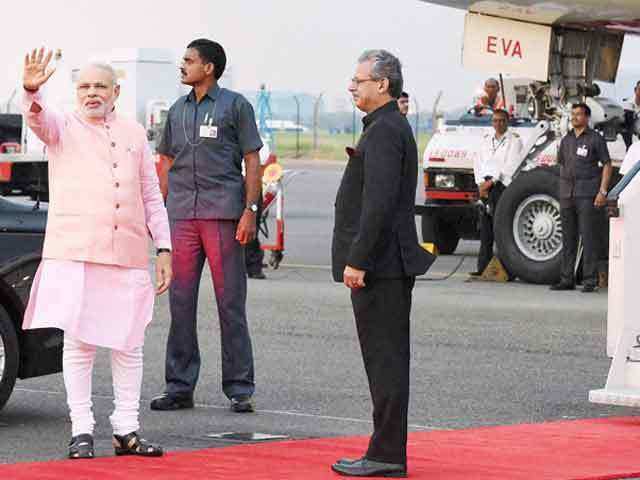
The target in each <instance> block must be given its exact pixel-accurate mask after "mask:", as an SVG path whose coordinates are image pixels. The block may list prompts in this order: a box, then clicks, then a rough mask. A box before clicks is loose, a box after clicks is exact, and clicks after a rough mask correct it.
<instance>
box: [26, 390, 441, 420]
mask: <svg viewBox="0 0 640 480" xmlns="http://www.w3.org/2000/svg"><path fill="white" fill-rule="evenodd" d="M14 392H26V393H39V394H46V395H58V396H66V393H65V392H57V391H54V390H36V389H32V388H14ZM93 397H95V398H100V399H103V400H113V396H112V395H95V394H94V395H93ZM148 401H150V400H148V399H145V398H140V403H142V402H148ZM195 405H196V407H199V408H208V409H211V410H229V407H227V406H221V405H210V404H208V403H196V404H195ZM256 413H268V414H271V415H286V416H291V417H303V418H316V419H319V420H334V421H339V422H351V423H366V424H369V425H373V421H371V420H364V419H361V418H351V417H336V416H332V415H317V414H315V413H304V412H296V411H291V410H256ZM408 427H409V428H412V429H414V430H446V429H443V428H439V427H434V426H431V425H417V424H409V425H408Z"/></svg>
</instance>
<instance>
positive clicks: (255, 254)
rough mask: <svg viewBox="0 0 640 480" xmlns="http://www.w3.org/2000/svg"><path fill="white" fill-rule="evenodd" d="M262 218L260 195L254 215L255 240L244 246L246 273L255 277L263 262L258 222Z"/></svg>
mask: <svg viewBox="0 0 640 480" xmlns="http://www.w3.org/2000/svg"><path fill="white" fill-rule="evenodd" d="M261 218H262V194H260V200H258V212H257V213H256V238H254V239H253V240H251V241H250V242H249V243H247V245H246V246H245V250H244V258H245V261H246V263H247V273H248V274H249V275H255V274H257V273H260V272H262V262H263V261H264V251H263V250H262V248H260V239H259V238H258V237H259V235H260V231H259V230H260V220H261Z"/></svg>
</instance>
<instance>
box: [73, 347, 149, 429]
mask: <svg viewBox="0 0 640 480" xmlns="http://www.w3.org/2000/svg"><path fill="white" fill-rule="evenodd" d="M95 355H96V347H95V346H94V345H89V344H87V343H84V342H81V341H79V340H75V339H73V338H71V337H69V336H68V335H65V337H64V349H63V355H62V369H63V370H62V372H63V377H64V386H65V389H66V391H67V403H68V405H69V410H70V414H71V435H72V436H74V437H75V436H76V435H80V434H82V433H88V434H93V426H94V425H95V419H94V417H93V412H92V410H91V407H92V405H93V403H92V402H91V387H92V382H91V379H92V375H93V362H94V359H95ZM111 374H112V376H113V395H114V402H113V403H114V406H115V409H114V411H113V414H112V415H111V416H110V417H109V420H110V421H111V426H112V428H113V433H114V434H116V435H126V434H128V433H131V432H135V431H137V430H138V429H139V428H140V424H139V423H138V407H139V404H140V389H141V387H142V347H136V348H133V349H131V350H128V351H121V350H113V349H112V350H111Z"/></svg>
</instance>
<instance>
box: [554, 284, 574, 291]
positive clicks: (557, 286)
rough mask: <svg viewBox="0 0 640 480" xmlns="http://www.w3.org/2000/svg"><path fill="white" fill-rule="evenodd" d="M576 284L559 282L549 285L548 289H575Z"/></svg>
mask: <svg viewBox="0 0 640 480" xmlns="http://www.w3.org/2000/svg"><path fill="white" fill-rule="evenodd" d="M575 289H576V286H575V285H574V284H573V283H567V282H559V283H556V284H554V285H551V286H550V287H549V290H555V291H561V290H575Z"/></svg>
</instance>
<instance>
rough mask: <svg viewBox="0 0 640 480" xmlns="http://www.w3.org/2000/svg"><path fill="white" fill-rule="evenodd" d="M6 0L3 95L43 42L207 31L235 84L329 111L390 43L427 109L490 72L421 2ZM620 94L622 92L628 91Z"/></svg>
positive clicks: (137, 43)
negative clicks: (318, 98) (318, 99)
mask: <svg viewBox="0 0 640 480" xmlns="http://www.w3.org/2000/svg"><path fill="white" fill-rule="evenodd" d="M6 3H9V4H10V6H8V7H7V6H5V12H4V13H5V15H3V18H4V20H5V21H4V22H3V27H2V37H3V42H1V44H0V64H2V65H5V68H6V71H5V75H2V76H0V100H3V99H6V98H7V97H8V96H9V95H10V94H11V91H12V90H13V89H14V88H15V86H16V85H19V84H20V83H19V82H20V77H21V71H22V61H23V60H22V59H23V56H24V53H25V52H26V51H27V50H28V49H30V48H32V47H35V46H40V45H44V46H47V47H50V48H61V49H62V50H63V53H64V56H65V59H66V60H65V61H66V62H67V63H68V64H69V65H74V66H75V65H78V64H81V63H83V62H84V61H86V60H87V59H88V58H89V57H90V56H91V55H92V54H93V53H95V52H104V51H107V50H110V49H113V48H127V47H155V48H167V49H170V50H171V51H172V52H174V53H175V55H176V57H177V58H179V57H180V56H181V54H182V52H183V50H184V46H185V45H186V44H187V43H188V42H189V41H190V40H192V39H194V38H197V37H203V36H204V37H208V38H211V39H213V40H216V41H218V42H220V43H221V44H222V45H223V46H224V47H225V50H226V52H227V56H228V61H229V64H230V65H231V66H232V72H233V74H232V82H233V88H234V89H236V90H256V89H257V88H258V86H259V85H260V84H261V83H266V84H267V86H268V88H269V89H271V90H279V91H282V90H288V91H294V92H305V93H310V94H313V95H319V94H320V93H323V94H324V98H326V99H327V104H326V105H327V107H328V108H329V109H335V108H341V107H342V108H346V107H349V106H350V103H349V102H350V97H349V95H348V93H347V90H346V89H347V82H348V79H350V78H351V77H352V76H353V72H354V69H355V64H356V60H357V58H358V56H359V55H360V53H362V51H364V50H365V49H370V48H385V49H387V50H389V51H391V52H393V53H394V54H396V55H397V56H398V57H399V58H400V60H401V61H402V63H403V67H404V68H403V71H404V77H405V90H407V91H408V92H410V94H411V95H412V97H413V98H414V99H415V100H416V101H417V102H418V103H419V106H420V108H421V109H422V110H430V109H431V106H432V104H433V102H434V100H435V98H436V96H437V94H438V92H439V91H440V90H442V91H443V92H444V97H443V103H444V107H445V108H454V107H459V106H461V105H464V104H466V103H468V102H469V101H470V99H471V97H472V96H473V94H474V92H475V91H476V90H477V89H478V88H479V87H480V86H481V85H482V81H483V78H484V75H483V74H481V73H479V72H472V71H468V70H465V69H463V68H462V66H461V47H462V34H463V19H464V12H462V11H459V10H455V9H450V8H446V7H440V6H435V5H430V4H428V3H425V2H421V1H418V0H394V1H388V0H386V1H383V0H341V1H340V0H298V1H294V0H264V1H260V2H257V1H255V0H254V1H251V0H233V1H220V0H208V1H207V0H182V1H181V2H164V1H158V0H155V1H150V0H126V1H125V0H109V1H108V2H87V1H86V0H66V1H62V0H32V1H30V2H18V1H15V0H10V1H9V2H6ZM7 9H8V12H7V11H6V10H7ZM10 18H16V19H18V21H10V20H9V19H10ZM639 54H640V41H639V40H638V39H635V38H634V39H630V40H627V42H626V44H625V48H624V50H623V58H622V66H623V71H624V69H625V68H626V69H627V70H629V71H632V72H633V74H628V75H626V76H627V77H629V78H630V79H631V78H633V76H634V75H635V72H638V73H640V66H637V62H635V61H634V59H635V58H637V57H638V55H639ZM630 81H631V80H628V82H630ZM618 90H624V91H616V92H615V93H616V94H617V95H618V96H622V95H623V94H624V95H626V94H627V92H626V90H628V88H627V86H625V87H623V88H619V89H618ZM349 108H350V107H349Z"/></svg>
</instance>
